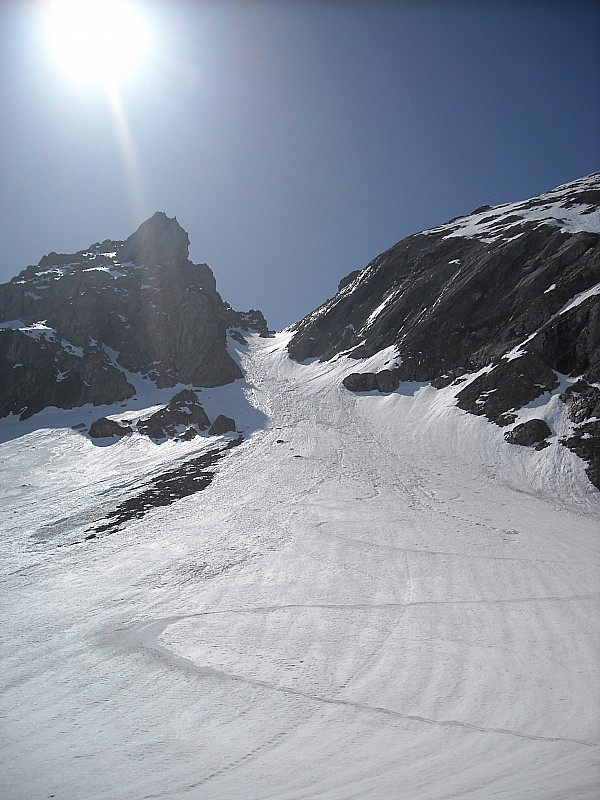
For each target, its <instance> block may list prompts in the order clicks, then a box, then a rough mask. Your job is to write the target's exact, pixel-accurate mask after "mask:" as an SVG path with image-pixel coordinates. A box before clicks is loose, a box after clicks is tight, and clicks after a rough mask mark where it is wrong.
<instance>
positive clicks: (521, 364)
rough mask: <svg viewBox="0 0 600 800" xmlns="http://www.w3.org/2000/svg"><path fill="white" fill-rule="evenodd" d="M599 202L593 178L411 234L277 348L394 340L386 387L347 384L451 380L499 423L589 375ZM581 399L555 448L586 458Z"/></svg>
mask: <svg viewBox="0 0 600 800" xmlns="http://www.w3.org/2000/svg"><path fill="white" fill-rule="evenodd" d="M599 204H600V173H596V174H594V175H591V176H588V177H587V178H582V179H581V180H578V181H574V182H573V183H571V184H567V185H565V186H562V187H558V188H557V189H555V190H553V191H551V192H548V193H546V194H544V195H541V196H540V197H537V198H533V199H532V200H527V201H524V202H522V203H514V204H511V205H505V206H498V207H497V208H491V207H489V206H481V207H480V208H478V209H476V210H475V211H474V212H472V213H471V214H470V215H468V216H466V217H460V218H456V219H455V220H451V221H450V222H449V223H446V224H445V225H442V226H440V227H439V228H436V229H432V230H430V231H426V232H424V233H419V234H416V235H414V236H410V237H408V238H407V239H404V240H402V241H401V242H399V243H398V244H396V245H394V246H393V247H391V248H390V249H389V250H387V251H385V252H384V253H382V254H381V255H379V256H377V258H375V259H374V260H373V261H372V262H371V263H370V264H368V265H367V266H366V267H365V268H364V269H363V270H362V271H355V272H352V273H351V274H350V275H348V277H347V278H344V279H342V281H341V282H340V285H339V290H338V293H337V295H336V296H335V297H334V298H332V299H331V300H328V301H327V302H326V303H325V304H324V305H323V306H321V308H319V309H317V310H316V311H315V312H313V313H312V314H310V315H309V316H308V317H306V318H305V319H303V320H302V321H300V322H299V323H298V324H297V325H296V326H295V333H294V336H293V338H292V339H291V341H290V343H289V345H288V351H289V354H290V356H291V357H292V358H294V359H296V360H298V361H303V360H304V359H307V358H315V357H317V358H320V360H322V361H325V360H328V359H330V358H333V357H334V356H336V355H338V354H340V353H346V354H347V355H348V356H350V357H354V358H365V357H370V356H372V355H374V354H375V353H378V352H380V351H381V350H382V349H384V348H387V347H390V346H393V347H395V349H396V353H397V354H398V356H399V357H400V359H401V363H400V366H399V368H398V370H397V373H396V370H392V372H393V373H395V374H394V379H393V380H390V384H389V386H390V389H384V388H383V387H382V386H378V385H377V384H376V383H375V381H374V376H371V377H367V376H361V375H360V373H358V374H357V375H351V376H349V377H348V378H346V380H345V381H344V384H345V385H346V386H347V388H350V389H351V390H352V391H373V390H374V389H376V388H377V389H379V390H380V391H389V390H391V391H393V390H394V388H395V380H396V377H397V378H398V379H400V380H402V381H407V380H410V381H429V382H431V383H432V384H433V385H434V386H436V387H437V388H441V387H444V386H448V385H449V384H453V383H455V384H456V385H459V384H460V382H461V381H462V380H464V381H465V387H464V389H463V390H462V391H460V392H459V393H458V395H457V403H458V405H459V406H460V407H461V408H463V409H465V410H467V411H469V412H471V413H474V414H479V415H485V416H486V417H487V418H488V419H490V420H492V421H494V422H496V423H497V424H499V425H508V424H510V423H512V422H514V421H515V419H516V414H517V412H518V410H519V409H520V408H522V407H523V406H525V405H527V404H528V403H530V402H531V401H533V400H535V399H536V398H538V397H541V396H542V395H544V394H545V393H547V392H554V391H555V390H556V388H557V387H558V386H559V378H558V377H557V375H558V374H559V373H560V374H562V375H566V376H571V377H573V378H581V379H582V380H584V381H586V382H587V384H588V385H590V384H593V383H597V382H599V381H600V293H599V291H598V285H599V284H600V230H597V229H596V228H594V225H595V224H596V223H595V222H593V219H594V218H595V217H594V215H597V212H598V209H599V207H600V206H599ZM596 227H598V226H597V225H596ZM482 370H485V372H481V374H480V375H479V376H478V377H477V378H475V379H474V380H473V379H472V375H473V373H476V372H479V371H482ZM469 376H471V379H469V380H467V379H468V378H469ZM585 397H586V399H582V396H579V398H578V399H573V400H572V405H571V414H574V415H576V417H577V420H578V421H577V423H576V424H577V425H582V424H584V421H585V420H588V422H587V423H585V424H586V425H588V426H591V427H588V428H586V432H585V435H584V434H583V433H582V434H581V435H580V436H578V437H575V439H577V441H575V439H573V438H571V439H565V442H564V443H565V444H566V445H567V446H569V447H572V448H573V449H574V448H575V447H577V448H578V450H577V452H579V453H580V454H583V455H582V457H583V458H584V459H585V460H586V461H588V463H589V464H592V463H593V459H594V458H595V457H596V456H594V453H595V450H594V447H593V446H592V444H591V443H590V442H591V439H593V438H594V437H595V436H596V433H595V422H593V421H589V420H590V419H592V420H593V416H592V415H593V414H595V413H596V412H594V410H593V409H594V408H595V407H596V406H595V404H594V403H593V402H592V401H591V400H590V395H589V392H588V393H587V394H585ZM577 409H579V411H578V410H577ZM590 459H592V461H590ZM590 469H593V467H590ZM598 471H599V472H600V468H599V469H598ZM588 474H590V477H591V472H589V473H588ZM592 480H594V479H593V478H592Z"/></svg>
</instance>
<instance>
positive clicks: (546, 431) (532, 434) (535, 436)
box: [504, 419, 552, 447]
mask: <svg viewBox="0 0 600 800" xmlns="http://www.w3.org/2000/svg"><path fill="white" fill-rule="evenodd" d="M551 435H552V431H551V430H550V427H549V426H548V423H547V422H545V421H544V420H543V419H530V420H528V421H527V422H522V423H521V424H520V425H515V427H514V428H513V429H512V430H510V431H507V432H506V433H505V434H504V438H505V439H506V441H507V442H509V443H510V444H520V445H522V446H524V447H531V445H534V444H540V443H541V442H543V441H544V440H545V439H547V438H548V436H551Z"/></svg>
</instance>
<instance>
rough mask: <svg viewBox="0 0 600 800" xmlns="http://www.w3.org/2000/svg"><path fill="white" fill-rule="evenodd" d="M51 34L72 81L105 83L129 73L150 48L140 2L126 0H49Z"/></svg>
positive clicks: (119, 78)
mask: <svg viewBox="0 0 600 800" xmlns="http://www.w3.org/2000/svg"><path fill="white" fill-rule="evenodd" d="M48 33H49V36H50V43H51V46H52V49H53V51H54V55H55V57H56V59H57V60H58V62H59V64H60V66H61V67H62V69H63V70H64V72H65V73H66V74H67V76H68V77H69V78H70V79H71V80H73V81H75V82H77V83H87V84H96V85H101V86H104V87H114V86H115V85H116V84H118V83H120V82H121V81H123V80H124V79H126V78H128V77H130V76H131V75H132V74H133V73H134V72H135V71H136V70H137V69H139V67H140V66H141V65H142V63H143V61H144V57H145V56H146V55H147V53H148V50H149V47H150V31H149V28H148V25H147V24H146V21H145V20H144V18H143V16H142V14H141V12H140V10H139V6H137V5H134V4H133V3H132V2H127V0H50V2H49V3H48Z"/></svg>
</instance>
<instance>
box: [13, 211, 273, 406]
mask: <svg viewBox="0 0 600 800" xmlns="http://www.w3.org/2000/svg"><path fill="white" fill-rule="evenodd" d="M188 250H189V239H188V235H187V233H186V232H185V231H184V230H183V228H181V226H180V225H179V223H178V222H177V220H176V219H170V218H169V217H167V216H166V215H165V214H164V213H162V212H158V213H157V214H155V215H154V216H153V217H151V218H150V219H149V220H147V221H146V222H144V223H142V225H140V227H139V228H138V230H137V231H136V232H135V233H134V234H132V236H130V237H129V238H128V239H127V240H126V241H124V242H122V241H113V240H105V241H103V242H102V243H96V244H94V245H91V246H90V247H89V248H87V249H86V250H81V251H78V252H77V253H74V254H58V253H50V254H49V255H47V256H44V257H43V258H42V259H41V261H40V263H39V264H38V265H37V266H30V267H27V269H25V270H23V272H21V273H20V275H18V276H17V277H16V278H14V279H13V280H12V281H11V282H10V283H7V284H2V285H0V324H1V323H3V322H4V329H0V369H1V373H2V375H3V377H4V378H8V380H6V379H4V380H3V381H2V382H0V416H5V415H7V414H9V413H11V412H13V413H20V414H21V415H22V416H23V417H26V416H31V415H32V414H35V413H36V412H37V411H40V410H41V409H42V408H44V407H45V406H48V405H56V406H58V407H60V408H71V407H74V406H78V405H82V404H85V403H93V404H95V405H99V404H104V403H112V402H116V401H120V400H124V399H126V398H128V397H132V396H133V395H134V394H135V390H134V388H133V386H132V385H131V384H130V382H129V381H128V380H127V377H126V374H125V373H126V372H127V371H130V372H133V373H141V374H142V375H145V376H147V377H148V378H150V379H151V380H153V381H154V382H155V383H156V384H157V386H159V387H169V386H175V385H176V384H177V383H184V384H190V385H195V386H221V385H224V384H227V383H231V382H233V381H235V380H236V379H237V378H240V377H241V375H242V373H241V370H240V368H239V366H238V365H237V363H236V362H235V361H234V360H233V359H232V358H231V356H230V355H229V353H228V351H227V347H226V336H227V330H228V328H229V327H230V326H231V325H233V324H237V325H238V326H240V325H243V326H244V327H245V330H257V329H260V331H263V332H265V335H267V332H268V328H267V323H266V321H265V319H264V317H263V316H262V314H261V313H260V311H252V312H246V313H241V312H236V311H233V309H231V307H230V306H229V305H228V304H226V303H224V302H223V300H222V299H221V297H220V295H219V294H218V292H217V290H216V283H215V278H214V275H213V273H212V271H211V269H210V267H208V266H207V265H206V264H193V263H192V262H191V261H189V259H188Z"/></svg>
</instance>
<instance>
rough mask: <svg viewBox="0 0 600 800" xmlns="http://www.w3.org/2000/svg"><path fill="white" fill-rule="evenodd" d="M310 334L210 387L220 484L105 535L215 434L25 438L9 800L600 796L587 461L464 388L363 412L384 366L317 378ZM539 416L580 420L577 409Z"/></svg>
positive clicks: (71, 414) (64, 426)
mask: <svg viewBox="0 0 600 800" xmlns="http://www.w3.org/2000/svg"><path fill="white" fill-rule="evenodd" d="M286 339H289V334H283V335H280V336H278V337H276V338H274V339H261V338H259V337H255V338H252V339H251V342H250V347H249V349H248V351H247V352H246V351H245V350H244V348H242V347H240V348H239V349H240V351H241V355H240V357H241V358H242V359H243V361H244V366H245V369H246V371H247V379H246V380H245V381H237V382H236V383H235V384H233V385H232V386H229V387H223V388H221V389H212V390H210V391H209V390H203V391H202V392H201V393H200V400H201V402H202V403H203V404H205V407H206V408H207V411H208V413H209V416H211V418H213V417H214V415H215V413H229V414H231V415H232V416H234V417H235V418H236V420H237V422H238V428H239V429H240V430H243V432H244V436H245V441H244V442H243V443H242V444H241V445H240V446H238V447H236V448H235V449H234V450H232V451H231V453H230V454H228V455H227V456H226V457H225V458H224V459H223V460H222V461H220V462H219V466H218V468H217V475H216V477H215V479H214V481H213V483H212V484H211V485H210V486H209V487H208V488H207V489H206V490H205V491H203V492H200V493H198V494H195V495H192V496H190V497H187V498H185V499H183V500H180V501H179V502H177V503H175V504H174V505H171V506H169V507H168V508H163V509H154V510H153V511H151V512H149V513H148V514H147V515H146V516H145V517H144V518H143V519H142V520H138V521H136V522H131V523H129V524H128V525H127V526H126V527H124V528H123V529H122V530H120V531H118V532H116V533H113V534H110V535H106V536H102V535H99V536H98V537H97V538H96V539H94V540H93V541H89V542H86V541H83V534H84V532H85V530H86V529H88V527H89V526H90V525H92V524H93V523H94V522H97V521H98V520H99V519H101V518H102V517H103V515H104V514H106V513H107V511H108V510H110V509H112V508H114V507H115V506H116V505H117V504H118V502H119V501H120V500H122V499H123V498H125V497H127V496H129V495H130V494H131V493H132V492H133V490H134V489H135V487H136V486H137V485H139V483H140V482H141V480H142V478H147V477H148V476H151V475H153V474H155V473H157V472H159V471H161V470H162V469H164V468H165V467H171V466H173V465H176V464H177V463H180V462H181V461H182V460H183V459H185V458H187V457H189V456H190V455H195V454H200V453H202V452H203V450H204V449H206V448H208V447H209V446H211V438H209V437H201V438H199V439H195V440H193V441H192V442H182V443H173V442H166V443H164V444H160V445H157V444H155V443H153V442H152V441H150V440H149V439H147V438H145V437H143V436H139V435H137V434H133V435H130V436H128V437H124V438H123V439H121V440H119V441H118V442H115V443H114V444H112V445H107V446H102V447H99V446H96V445H94V444H93V443H92V441H91V440H90V439H89V438H87V437H86V436H84V435H82V434H81V433H80V432H78V431H75V430H72V429H71V425H74V424H76V423H78V422H80V421H81V420H82V418H85V420H86V421H87V420H91V419H94V418H95V417H96V416H99V415H100V412H104V413H106V412H107V411H108V410H109V409H91V408H90V407H86V408H84V409H74V410H73V411H57V410H48V411H45V412H42V413H41V414H39V415H36V417H35V418H33V419H31V420H28V421H27V422H25V423H20V422H18V421H17V420H16V419H14V418H10V419H6V420H3V421H0V434H1V436H2V440H3V442H4V443H3V444H2V445H1V447H2V455H3V458H2V459H1V462H0V475H1V481H2V483H1V487H2V488H1V491H2V516H3V537H2V549H3V557H2V562H1V567H0V569H1V579H2V581H3V592H2V598H3V602H2V656H3V660H2V663H3V669H2V675H1V677H0V681H1V685H2V696H3V701H4V702H3V707H4V710H3V719H2V744H1V747H2V756H1V759H0V763H1V765H2V766H1V767H0V791H1V793H2V796H3V797H6V798H10V800H32V798H48V797H51V796H54V797H56V798H72V799H75V798H77V799H79V798H85V800H108V799H110V800H142V799H143V798H173V799H174V798H190V800H267V798H270V799H271V800H300V798H304V799H305V800H309V799H314V800H317V799H318V800H350V799H351V798H352V799H356V798H365V799H368V800H373V799H374V798H377V800H397V798H399V797H405V798H408V799H409V800H463V798H469V800H490V798H494V800H516V798H526V797H527V798H535V800H559V799H560V800H566V798H578V799H579V800H585V799H586V798H587V799H588V800H595V798H597V797H598V788H599V783H598V780H599V773H598V744H599V742H600V730H599V712H598V709H599V708H600V697H599V693H600V691H599V687H600V682H599V681H598V677H599V676H598V671H599V669H598V667H599V663H600V661H599V650H600V648H599V641H598V640H599V631H600V626H599V624H598V623H599V616H600V613H599V602H598V601H599V599H600V595H599V581H598V576H599V572H598V564H599V559H600V553H599V544H598V542H599V537H598V530H599V522H600V505H599V494H598V492H597V491H596V490H595V489H593V488H592V487H591V485H590V483H589V481H588V480H587V478H586V476H585V472H584V465H583V463H582V462H581V461H580V460H579V459H578V458H577V456H575V455H574V454H573V453H571V452H570V451H568V450H566V449H565V448H563V447H560V446H558V445H557V444H556V440H555V438H554V439H553V442H552V444H551V446H550V447H548V448H546V449H544V450H541V451H535V450H532V449H529V448H523V447H518V446H515V445H509V444H507V443H506V442H505V441H504V438H503V431H502V429H500V428H499V427H497V426H495V425H492V424H490V423H488V422H487V421H485V420H484V419H483V418H479V417H474V416H472V415H469V414H467V413H466V412H463V411H460V410H459V409H457V408H456V407H455V405H454V394H455V393H456V392H457V391H459V390H460V388H461V387H447V388H446V389H442V390H440V391H436V390H435V389H433V388H432V387H430V386H426V385H422V384H401V386H400V388H399V389H398V391H397V392H395V393H393V394H392V395H386V396H384V395H378V394H377V393H372V394H370V395H361V396H357V395H354V394H352V393H350V392H348V391H346V390H345V389H344V388H343V387H342V385H341V380H342V378H343V377H344V376H345V375H346V374H348V373H349V372H353V371H356V370H357V369H363V368H364V369H367V368H375V367H374V365H375V361H376V359H375V360H374V361H373V363H372V364H371V365H365V364H363V363H362V362H357V361H356V360H354V359H348V358H344V357H342V358H338V359H337V360H336V361H335V362H333V363H331V362H330V363H320V362H313V363H311V364H296V363H294V362H292V361H290V360H289V359H288V358H287V356H286V353H285V349H284V345H285V341H286ZM392 356H393V353H391V352H390V353H387V354H386V357H387V358H389V357H392ZM380 360H381V359H380ZM142 384H143V385H142ZM148 385H149V382H146V383H143V381H141V379H140V383H139V389H140V391H142V390H143V389H144V386H145V387H146V389H147V388H148ZM461 386H464V384H461ZM172 391H175V390H171V393H172ZM557 391H558V390H557ZM156 392H157V393H158V390H156ZM164 396H166V395H165V394H163V395H162V397H164ZM158 397H159V395H158V394H157V395H156V399H157V401H158ZM140 402H141V400H140V397H137V398H136V399H135V400H132V401H127V403H124V404H123V407H122V408H121V407H112V411H113V414H115V413H116V412H120V411H122V413H123V416H126V415H127V414H128V413H129V411H130V409H131V408H133V407H134V406H135V403H140ZM248 402H249V403H250V405H247V403H248ZM128 404H129V405H128ZM148 405H150V404H148ZM138 408H139V406H138ZM244 409H245V410H244ZM536 415H537V416H540V415H541V416H543V417H544V418H546V419H547V420H548V422H549V424H550V425H551V427H552V429H553V431H554V433H555V434H556V435H558V434H559V433H561V432H562V430H561V427H560V426H561V425H566V424H567V423H566V422H565V419H566V418H565V415H564V404H562V403H560V402H559V401H558V396H557V393H553V394H552V395H551V396H546V397H545V398H542V399H540V402H539V403H538V407H537V408H536ZM36 426H37V427H36ZM212 442H214V438H213V439H212Z"/></svg>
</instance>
